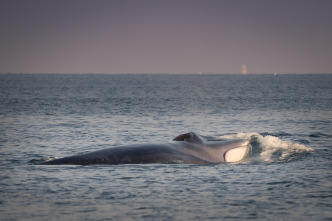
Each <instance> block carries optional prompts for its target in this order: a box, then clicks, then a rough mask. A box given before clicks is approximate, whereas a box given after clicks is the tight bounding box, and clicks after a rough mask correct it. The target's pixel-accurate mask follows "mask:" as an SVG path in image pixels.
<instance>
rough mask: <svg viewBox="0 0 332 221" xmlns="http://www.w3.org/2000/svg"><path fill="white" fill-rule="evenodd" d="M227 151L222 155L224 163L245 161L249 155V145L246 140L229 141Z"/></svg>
mask: <svg viewBox="0 0 332 221" xmlns="http://www.w3.org/2000/svg"><path fill="white" fill-rule="evenodd" d="M228 142H229V147H230V148H229V149H228V150H227V151H226V152H225V153H224V156H223V157H224V160H225V162H229V163H234V162H240V161H242V160H244V159H247V158H248V157H249V156H250V154H251V145H250V144H249V141H247V140H242V139H239V140H230V141H228Z"/></svg>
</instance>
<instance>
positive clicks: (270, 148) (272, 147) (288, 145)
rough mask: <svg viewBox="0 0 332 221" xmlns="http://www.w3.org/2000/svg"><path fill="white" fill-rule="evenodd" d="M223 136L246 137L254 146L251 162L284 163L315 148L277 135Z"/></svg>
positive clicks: (247, 134)
mask: <svg viewBox="0 0 332 221" xmlns="http://www.w3.org/2000/svg"><path fill="white" fill-rule="evenodd" d="M221 137H222V138H229V139H239V138H240V139H246V140H248V141H249V142H250V144H251V146H252V152H253V153H252V157H251V162H255V161H258V162H263V163H282V162H289V161H293V160H297V159H300V158H302V157H304V156H306V155H308V154H311V153H313V149H312V148H310V147H306V146H304V145H302V144H297V143H293V142H291V141H284V140H281V139H279V138H278V137H276V136H272V135H262V134H259V133H238V134H232V135H223V136H221Z"/></svg>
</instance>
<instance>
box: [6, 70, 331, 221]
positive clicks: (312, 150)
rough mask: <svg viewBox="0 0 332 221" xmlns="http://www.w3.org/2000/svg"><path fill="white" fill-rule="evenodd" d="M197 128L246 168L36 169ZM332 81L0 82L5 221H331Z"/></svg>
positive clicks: (49, 78)
mask: <svg viewBox="0 0 332 221" xmlns="http://www.w3.org/2000/svg"><path fill="white" fill-rule="evenodd" d="M189 131H194V132H197V133H200V134H202V135H208V136H223V137H230V138H235V137H236V138H239V137H241V138H245V139H248V140H250V143H251V145H252V147H253V154H252V156H251V159H250V161H249V162H247V163H245V164H220V165H200V166H198V165H185V164H173V165H172V164H155V165H153V164H150V165H118V166H110V165H93V166H37V165H32V164H31V163H29V161H31V160H39V159H42V158H48V157H62V156H68V155H72V154H77V153H82V152H86V151H92V150H98V149H103V148H106V147H111V146H116V145H122V144H135V143H153V142H166V141H169V140H171V139H173V138H174V137H175V136H177V135H179V134H181V133H185V132H189ZM331 148H332V75H277V76H274V75H245V76H243V75H28V74H22V75H4V74H3V75H0V217H1V218H0V219H1V220H105V219H106V220H209V219H214V220H247V219H255V220H332V212H331V211H332V171H331V169H332V166H331V162H332V153H331V150H332V149H331Z"/></svg>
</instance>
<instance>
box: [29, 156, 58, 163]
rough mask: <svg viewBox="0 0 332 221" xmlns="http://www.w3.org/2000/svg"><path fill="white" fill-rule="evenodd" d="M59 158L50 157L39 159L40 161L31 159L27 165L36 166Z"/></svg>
mask: <svg viewBox="0 0 332 221" xmlns="http://www.w3.org/2000/svg"><path fill="white" fill-rule="evenodd" d="M59 158H61V157H52V156H48V157H47V158H40V159H32V160H29V162H28V163H29V164H30V165H38V164H41V163H45V162H47V161H50V160H55V159H59Z"/></svg>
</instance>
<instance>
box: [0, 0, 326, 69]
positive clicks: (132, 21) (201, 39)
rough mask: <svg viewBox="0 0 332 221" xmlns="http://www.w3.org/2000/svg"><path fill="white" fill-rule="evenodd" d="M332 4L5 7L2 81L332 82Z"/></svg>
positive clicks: (65, 2) (57, 2)
mask: <svg viewBox="0 0 332 221" xmlns="http://www.w3.org/2000/svg"><path fill="white" fill-rule="evenodd" d="M331 9H332V1H330V0H227V1H226V0H164V1H161V0H118V1H112V0H89V1H87V0H47V1H45V0H1V1H0V25H1V26H0V27H1V34H0V73H7V72H9V73H199V72H202V73H241V68H242V65H243V64H245V65H246V66H247V71H248V74H250V73H332V22H331V21H332V13H331Z"/></svg>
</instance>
